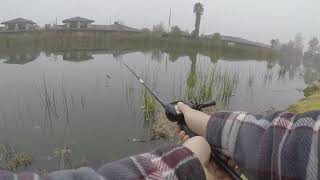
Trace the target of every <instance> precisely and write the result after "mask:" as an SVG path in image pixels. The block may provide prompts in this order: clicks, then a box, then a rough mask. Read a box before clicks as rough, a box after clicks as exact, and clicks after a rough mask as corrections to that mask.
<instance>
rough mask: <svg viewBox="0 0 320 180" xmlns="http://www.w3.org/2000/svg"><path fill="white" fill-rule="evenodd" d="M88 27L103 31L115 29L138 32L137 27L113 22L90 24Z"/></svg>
mask: <svg viewBox="0 0 320 180" xmlns="http://www.w3.org/2000/svg"><path fill="white" fill-rule="evenodd" d="M89 29H93V30H105V31H117V32H140V30H139V29H137V28H132V27H128V26H125V25H122V24H119V23H117V22H115V23H114V24H112V25H90V26H89Z"/></svg>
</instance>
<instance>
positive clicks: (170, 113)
mask: <svg viewBox="0 0 320 180" xmlns="http://www.w3.org/2000/svg"><path fill="white" fill-rule="evenodd" d="M120 62H121V64H123V65H124V66H125V67H126V68H127V69H128V70H129V71H130V72H131V74H133V75H134V77H135V78H137V79H138V80H139V81H140V83H141V84H142V85H143V86H144V87H145V88H146V89H147V91H148V92H149V93H150V94H151V95H152V96H153V97H154V98H155V99H156V100H157V101H158V102H159V103H160V104H161V106H162V107H163V108H164V109H165V113H166V116H167V118H168V119H169V120H170V121H171V122H177V124H178V125H179V126H180V128H181V130H183V131H185V133H186V134H187V135H189V137H193V136H197V135H196V134H195V133H194V132H192V130H191V129H190V128H189V127H188V126H187V123H186V122H185V119H184V116H183V114H182V113H181V112H179V111H178V110H177V104H178V102H181V101H176V102H172V103H164V101H162V100H161V99H160V98H159V97H158V96H157V95H156V94H155V93H154V92H153V91H152V90H151V89H150V88H149V87H148V86H147V85H146V83H145V82H144V81H143V80H142V79H141V78H140V77H139V76H138V75H137V73H136V72H135V71H134V70H133V69H131V68H130V67H129V66H128V65H127V64H126V63H125V62H123V61H120ZM184 103H185V104H186V105H188V106H189V107H191V108H192V109H195V110H198V111H201V110H202V109H203V108H206V107H210V106H215V105H216V102H215V101H212V102H208V103H203V104H198V103H192V102H184ZM211 149H212V148H211ZM211 158H212V159H213V160H214V161H215V162H216V163H217V164H218V165H219V166H220V167H221V168H222V169H224V170H225V172H226V173H227V174H228V175H230V176H231V177H232V178H233V179H234V180H242V178H241V177H240V176H239V175H238V174H237V173H235V172H234V171H233V170H232V169H231V168H230V167H229V166H228V165H227V163H226V162H225V161H224V160H223V159H222V158H221V156H220V153H219V152H217V151H215V150H212V151H211Z"/></svg>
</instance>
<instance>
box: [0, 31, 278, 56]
mask: <svg viewBox="0 0 320 180" xmlns="http://www.w3.org/2000/svg"><path fill="white" fill-rule="evenodd" d="M13 49H14V51H20V52H24V51H29V50H32V51H35V50H38V51H44V52H45V53H46V54H50V53H54V52H64V51H73V50H97V49H99V50H102V51H103V50H104V51H107V50H109V51H114V53H116V52H117V51H118V52H119V53H121V51H140V52H148V51H153V50H159V51H162V52H170V53H169V60H171V61H176V60H177V59H178V58H179V57H180V56H190V54H191V55H193V54H197V53H200V54H202V55H205V56H208V57H210V59H211V61H212V62H217V61H218V59H223V58H226V59H231V60H232V59H257V60H274V59H276V58H277V57H278V56H279V53H278V51H276V50H274V49H272V48H264V47H257V46H252V45H246V44H240V43H235V44H232V45H230V44H229V43H228V42H224V41H222V40H221V39H220V38H219V35H217V36H214V37H212V38H196V39H194V38H192V37H191V36H184V35H181V34H180V33H170V34H162V33H155V32H151V31H144V32H142V33H125V32H90V31H77V32H59V31H56V32H55V31H52V32H50V31H43V32H37V33H33V32H29V33H8V34H2V33H0V53H3V54H5V53H8V54H10V53H12V51H13ZM119 55H121V54H119Z"/></svg>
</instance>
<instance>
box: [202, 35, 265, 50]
mask: <svg viewBox="0 0 320 180" xmlns="http://www.w3.org/2000/svg"><path fill="white" fill-rule="evenodd" d="M213 36H214V35H206V36H204V37H205V38H209V39H211V38H213ZM220 38H221V40H222V41H224V42H225V43H227V45H228V46H235V45H236V44H244V45H249V46H255V47H262V48H270V46H268V45H265V44H263V43H260V42H254V41H249V40H246V39H243V38H239V37H233V36H220Z"/></svg>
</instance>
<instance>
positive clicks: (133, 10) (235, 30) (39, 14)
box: [0, 0, 320, 43]
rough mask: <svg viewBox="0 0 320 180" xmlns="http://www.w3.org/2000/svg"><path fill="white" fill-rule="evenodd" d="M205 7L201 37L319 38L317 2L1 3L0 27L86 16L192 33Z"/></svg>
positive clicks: (13, 0)
mask: <svg viewBox="0 0 320 180" xmlns="http://www.w3.org/2000/svg"><path fill="white" fill-rule="evenodd" d="M196 2H201V3H203V5H204V8H205V11H204V15H203V17H202V22H201V29H200V34H213V33H216V32H219V33H221V34H223V35H230V36H238V37H243V38H246V39H249V40H253V41H260V42H264V43H269V42H270V40H271V39H274V38H279V39H280V40H281V41H282V42H286V41H289V40H290V39H292V38H293V37H294V36H295V34H297V33H299V32H300V33H302V34H303V37H304V42H305V43H306V42H307V41H309V40H310V39H311V38H312V37H314V36H316V37H319V36H320V33H319V32H320V20H319V19H318V17H320V11H319V10H318V9H319V7H320V1H319V0H305V1H302V0H269V1H262V0H241V1H238V0H223V1H218V0H200V1H199V0H1V10H0V21H1V22H3V21H6V20H9V19H13V18H17V17H22V18H27V19H30V20H33V21H34V22H36V23H38V24H39V25H44V24H53V23H55V22H56V20H57V21H58V23H59V24H61V21H62V20H63V19H66V18H70V17H74V16H82V17H85V18H90V19H92V20H95V21H96V22H95V24H110V23H112V22H114V21H119V20H120V21H121V22H123V23H124V24H126V25H128V26H132V27H137V28H143V27H148V28H151V27H152V26H153V25H155V24H159V23H160V22H163V23H164V24H165V25H166V26H168V20H169V12H170V8H171V9H172V19H171V25H178V26H179V27H181V29H183V30H186V29H188V30H189V32H191V31H192V30H193V29H194V21H195V16H194V14H193V5H194V4H195V3H196Z"/></svg>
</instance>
